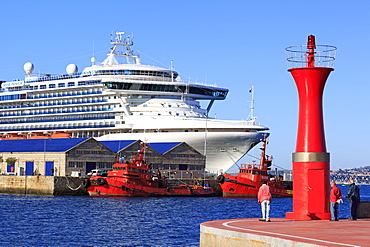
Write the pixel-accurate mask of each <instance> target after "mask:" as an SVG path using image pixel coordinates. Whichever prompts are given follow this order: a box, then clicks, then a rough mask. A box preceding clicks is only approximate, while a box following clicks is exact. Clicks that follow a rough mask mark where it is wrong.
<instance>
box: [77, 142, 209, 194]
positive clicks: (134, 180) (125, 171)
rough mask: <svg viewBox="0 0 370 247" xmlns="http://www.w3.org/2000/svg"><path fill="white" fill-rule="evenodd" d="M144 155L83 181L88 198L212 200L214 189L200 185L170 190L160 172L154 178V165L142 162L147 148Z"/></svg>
mask: <svg viewBox="0 0 370 247" xmlns="http://www.w3.org/2000/svg"><path fill="white" fill-rule="evenodd" d="M141 145H142V148H141V151H140V152H138V153H136V154H135V155H134V158H133V160H132V161H131V162H127V163H121V162H120V161H117V162H116V163H115V164H114V165H113V166H112V170H109V171H108V172H107V173H106V174H103V173H101V172H96V170H95V172H93V173H92V175H91V176H90V177H89V178H86V180H85V181H84V186H85V187H87V190H88V192H89V195H90V196H92V197H99V196H100V197H106V196H112V197H119V196H126V197H149V196H212V195H214V192H213V190H212V188H211V187H203V186H198V185H180V186H177V187H169V186H168V183H167V180H166V178H165V177H164V176H162V175H161V173H160V171H159V170H157V172H156V174H155V175H154V174H153V172H152V170H151V164H147V163H146V161H145V160H144V159H143V157H144V151H145V148H146V145H145V144H141Z"/></svg>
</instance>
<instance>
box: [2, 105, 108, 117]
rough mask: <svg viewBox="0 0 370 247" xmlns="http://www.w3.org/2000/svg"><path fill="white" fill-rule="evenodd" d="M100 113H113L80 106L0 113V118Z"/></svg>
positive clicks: (100, 107) (100, 108) (102, 108)
mask: <svg viewBox="0 0 370 247" xmlns="http://www.w3.org/2000/svg"><path fill="white" fill-rule="evenodd" d="M114 107H115V106H114ZM101 111H113V107H110V106H94V107H92V106H84V107H82V106H80V107H68V108H55V109H45V110H44V109H43V110H33V111H30V112H21V111H15V112H13V111H7V112H0V117H12V116H29V115H44V114H57V113H78V112H101Z"/></svg>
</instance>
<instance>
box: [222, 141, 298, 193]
mask: <svg viewBox="0 0 370 247" xmlns="http://www.w3.org/2000/svg"><path fill="white" fill-rule="evenodd" d="M262 142H263V145H262V147H261V148H260V149H261V150H262V153H261V159H260V164H259V165H257V164H241V166H240V169H239V173H238V175H237V176H233V175H228V174H222V175H219V176H218V177H217V181H218V183H219V184H220V186H221V189H222V195H223V197H257V194H258V189H259V187H261V185H262V183H261V181H267V184H268V185H269V186H270V188H271V194H272V195H273V196H274V197H291V196H293V191H292V190H289V189H287V188H285V186H284V182H283V181H282V179H281V178H279V176H276V177H272V176H270V175H269V174H268V173H267V171H268V170H270V168H269V167H270V166H271V164H272V159H269V156H267V155H266V146H267V140H266V136H265V138H264V140H263V141H262Z"/></svg>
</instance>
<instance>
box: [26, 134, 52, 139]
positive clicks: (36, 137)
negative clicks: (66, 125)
mask: <svg viewBox="0 0 370 247" xmlns="http://www.w3.org/2000/svg"><path fill="white" fill-rule="evenodd" d="M27 139H50V136H49V135H43V134H42V133H31V135H30V136H28V137H27Z"/></svg>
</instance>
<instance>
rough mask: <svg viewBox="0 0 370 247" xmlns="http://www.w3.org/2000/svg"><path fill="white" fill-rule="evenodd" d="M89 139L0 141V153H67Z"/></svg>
mask: <svg viewBox="0 0 370 247" xmlns="http://www.w3.org/2000/svg"><path fill="white" fill-rule="evenodd" d="M87 139H89V138H56V139H20V140H0V152H65V151H68V150H69V149H71V148H73V147H75V146H77V145H78V144H80V143H82V142H84V141H86V140H87Z"/></svg>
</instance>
